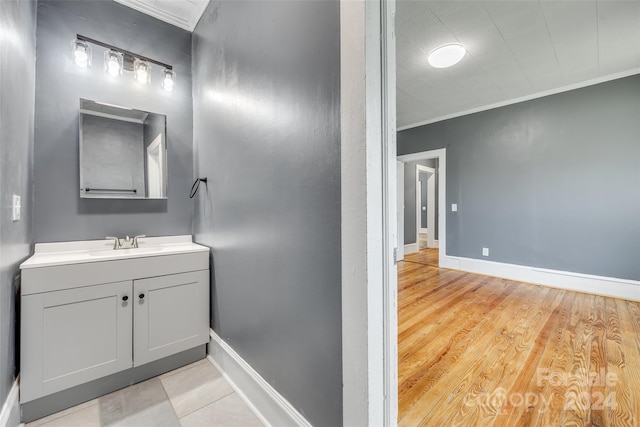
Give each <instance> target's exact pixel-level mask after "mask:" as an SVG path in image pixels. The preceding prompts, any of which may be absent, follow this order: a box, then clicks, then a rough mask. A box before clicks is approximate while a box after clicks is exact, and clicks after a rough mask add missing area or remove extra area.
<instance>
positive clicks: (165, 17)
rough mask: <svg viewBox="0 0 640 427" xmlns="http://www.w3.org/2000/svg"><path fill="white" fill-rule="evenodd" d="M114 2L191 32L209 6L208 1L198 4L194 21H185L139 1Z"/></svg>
mask: <svg viewBox="0 0 640 427" xmlns="http://www.w3.org/2000/svg"><path fill="white" fill-rule="evenodd" d="M115 1H116V2H118V3H120V4H123V5H125V6H128V7H130V8H132V9H135V10H137V11H138V12H142V13H145V14H147V15H150V16H153V17H154V18H157V19H159V20H161V21H164V22H168V23H169V24H172V25H175V26H176V27H179V28H182V29H183V30H187V31H190V32H193V30H194V29H195V27H196V25H197V24H198V21H199V20H200V17H201V16H202V14H203V12H204V10H205V9H206V8H207V6H208V5H209V1H210V0H204V1H202V2H201V3H199V4H198V10H197V14H195V15H194V16H195V18H196V19H195V21H193V20H191V19H185V18H183V17H181V16H177V15H175V14H173V13H169V12H166V11H164V10H160V9H158V8H156V7H153V6H150V5H149V4H148V3H145V2H143V1H141V0H115Z"/></svg>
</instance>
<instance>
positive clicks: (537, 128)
mask: <svg viewBox="0 0 640 427" xmlns="http://www.w3.org/2000/svg"><path fill="white" fill-rule="evenodd" d="M639 135H640V75H635V76H631V77H627V78H624V79H619V80H614V81H610V82H606V83H601V84H598V85H595V86H590V87H586V88H582V89H577V90H573V91H570V92H564V93H561V94H556V95H552V96H548V97H545V98H539V99H535V100H531V101H527V102H523V103H520V104H515V105H511V106H506V107H502V108H498V109H494V110H489V111H485V112H481V113H476V114H472V115H468V116H464V117H459V118H455V119H451V120H446V121H443V122H438V123H434V124H431V125H426V126H421V127H417V128H413V129H408V130H405V131H402V132H399V134H398V153H399V155H402V154H408V153H414V152H419V151H424V150H431V149H437V148H443V147H446V149H447V230H446V233H447V234H446V237H447V253H448V254H449V255H457V256H463V257H470V258H483V257H481V251H482V247H488V248H489V249H490V254H491V256H490V257H489V259H491V260H493V261H501V262H507V263H513V264H521V265H529V266H535V267H543V268H550V269H557V270H563V271H573V272H580V273H587V274H595V275H601V276H608V277H618V278H623V279H633V280H638V279H640V263H639V262H638V259H640V221H639V218H640V143H638V138H639ZM451 203H457V204H458V212H457V213H453V212H450V204H451Z"/></svg>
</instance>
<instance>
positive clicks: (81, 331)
mask: <svg viewBox="0 0 640 427" xmlns="http://www.w3.org/2000/svg"><path fill="white" fill-rule="evenodd" d="M184 237H185V238H186V237H188V238H189V241H188V242H183V243H184V244H183V245H182V246H183V247H182V248H181V247H180V244H178V243H173V244H171V243H169V244H165V245H164V246H163V245H161V244H160V243H159V242H155V243H156V246H155V247H159V246H160V247H162V248H161V249H154V250H153V251H152V250H150V249H149V250H147V251H145V250H141V251H137V252H136V251H132V252H131V251H130V252H129V253H128V254H122V255H120V254H115V252H118V251H114V253H113V254H112V253H110V252H108V251H107V252H104V254H102V252H100V251H94V252H91V251H89V252H88V255H86V254H85V255H86V256H84V257H83V256H82V251H75V252H74V251H69V252H74V253H73V254H67V255H68V257H67V258H65V256H66V255H65V254H63V252H64V251H59V252H53V251H51V252H46V250H45V252H42V251H41V252H40V253H39V252H38V246H37V245H36V254H35V255H34V257H32V258H30V259H29V260H27V261H26V262H25V263H24V264H23V265H22V266H21V268H22V291H21V350H20V360H21V363H20V365H21V374H20V402H21V403H25V402H29V401H32V400H34V399H39V398H41V397H43V396H47V395H50V394H52V393H56V392H59V391H62V390H66V389H69V388H71V387H74V386H78V385H80V384H84V383H87V382H89V381H93V380H96V379H98V378H102V377H105V376H108V375H110V374H115V373H118V372H120V371H124V370H126V369H129V368H133V367H137V366H141V365H144V364H146V363H149V362H152V361H155V360H159V359H162V358H165V357H168V356H171V355H174V354H177V353H179V352H181V351H185V350H189V349H192V348H194V347H197V346H200V345H203V344H206V343H208V341H209V249H208V248H206V247H204V246H200V245H196V244H193V243H191V242H190V238H191V237H190V236H184ZM156 239H160V238H156ZM165 239H167V238H165ZM174 239H175V238H174ZM149 240H152V241H153V239H149ZM170 242H171V240H170ZM76 243H80V242H76ZM47 245H48V246H46V247H45V249H47V247H48V248H49V249H51V246H52V245H56V244H47ZM59 245H65V244H62V243H61V244H59ZM67 246H68V244H67ZM149 248H150V246H149ZM41 249H42V248H41ZM53 249H56V248H53ZM58 249H60V248H58ZM147 252H148V254H147ZM91 253H94V254H95V253H98V255H97V256H96V255H91ZM47 254H48V255H47ZM132 254H134V256H133V257H132V256H131V255H132ZM38 255H41V256H39V257H38ZM34 258H37V259H35V260H34ZM62 258H64V259H65V261H64V262H61V261H60V259H62ZM96 258H98V259H96ZM74 261H75V262H74Z"/></svg>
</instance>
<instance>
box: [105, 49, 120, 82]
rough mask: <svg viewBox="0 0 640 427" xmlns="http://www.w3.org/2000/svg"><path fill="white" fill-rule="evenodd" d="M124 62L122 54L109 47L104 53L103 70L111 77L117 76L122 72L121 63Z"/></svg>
mask: <svg viewBox="0 0 640 427" xmlns="http://www.w3.org/2000/svg"><path fill="white" fill-rule="evenodd" d="M123 63H124V55H123V54H122V53H120V52H117V51H115V50H113V49H109V50H107V51H106V52H105V53H104V71H105V72H106V73H107V74H109V75H110V76H111V77H118V76H119V75H120V74H122V64H123Z"/></svg>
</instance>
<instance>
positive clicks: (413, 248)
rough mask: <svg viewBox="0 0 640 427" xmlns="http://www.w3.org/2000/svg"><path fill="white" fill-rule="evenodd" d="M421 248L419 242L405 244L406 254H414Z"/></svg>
mask: <svg viewBox="0 0 640 427" xmlns="http://www.w3.org/2000/svg"><path fill="white" fill-rule="evenodd" d="M418 250H419V245H418V242H416V243H409V244H408V245H404V254H405V255H406V254H414V253H416V252H418Z"/></svg>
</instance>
